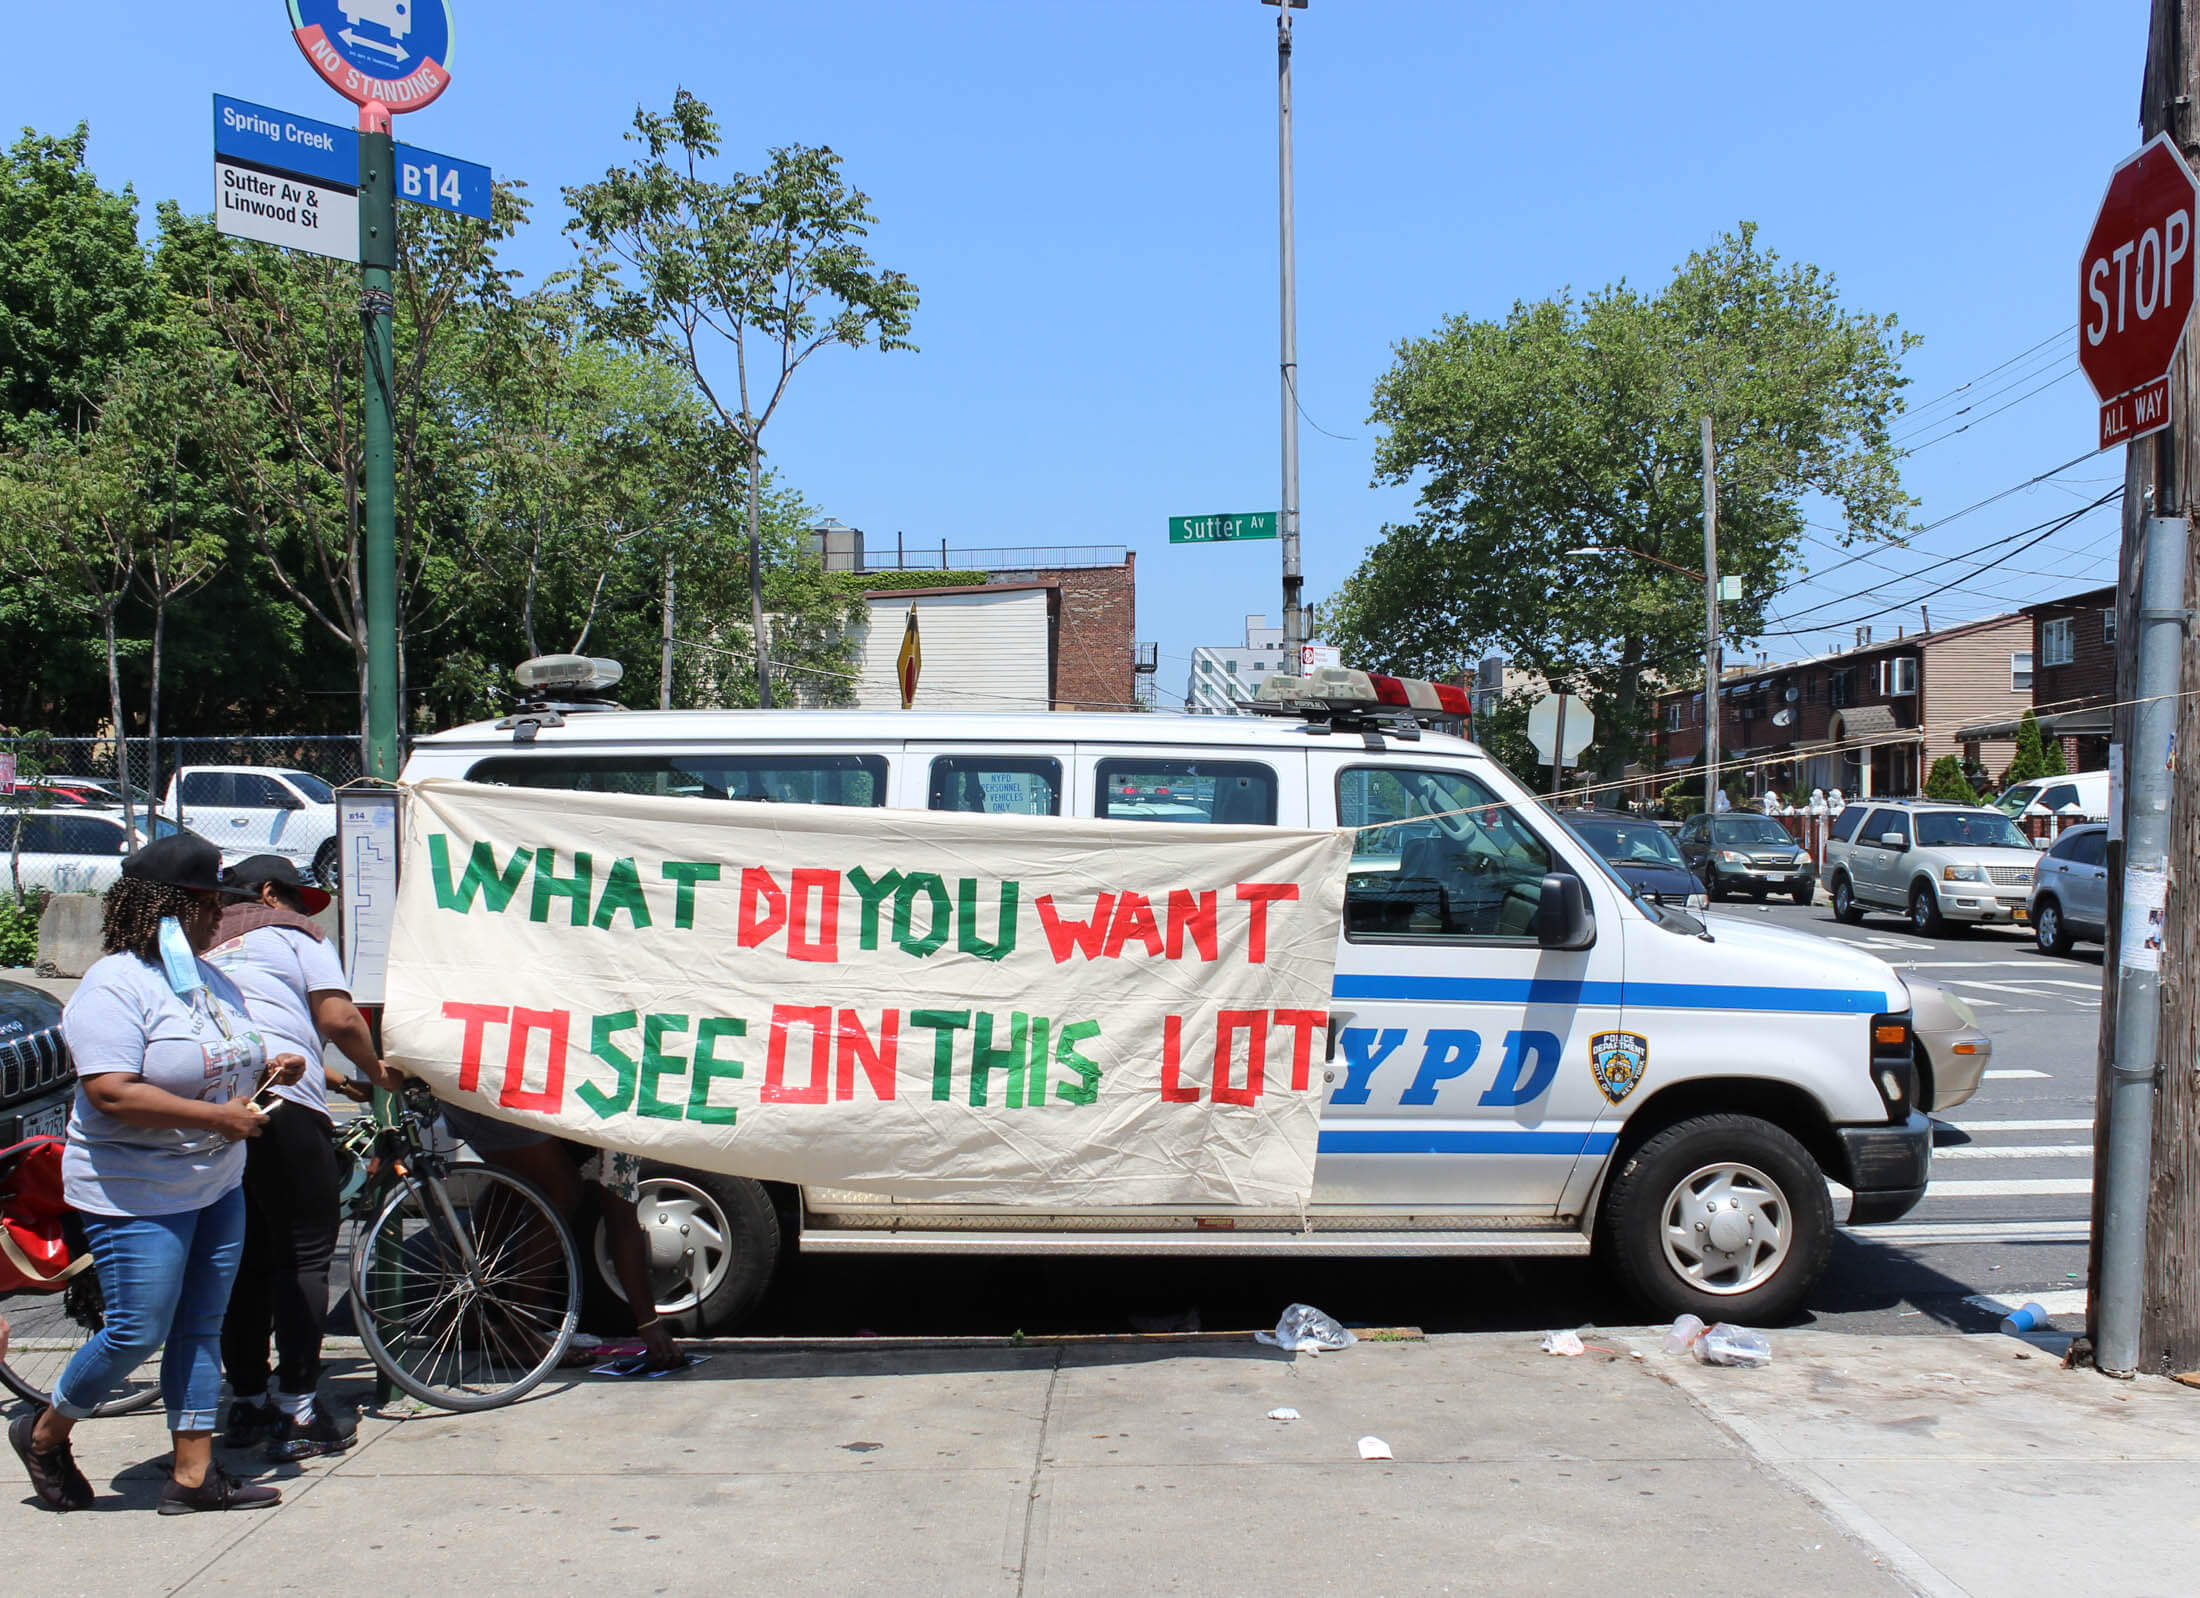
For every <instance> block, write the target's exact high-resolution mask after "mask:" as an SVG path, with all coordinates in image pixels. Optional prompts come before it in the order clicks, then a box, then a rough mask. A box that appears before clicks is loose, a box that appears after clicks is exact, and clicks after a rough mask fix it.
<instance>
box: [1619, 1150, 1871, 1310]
mask: <svg viewBox="0 0 2200 1598" xmlns="http://www.w3.org/2000/svg"><path fill="white" fill-rule="evenodd" d="M1598 1229H1599V1232H1600V1233H1601V1240H1602V1242H1603V1244H1604V1251H1605V1253H1606V1255H1607V1257H1608V1258H1609V1259H1610V1260H1611V1262H1612V1265H1613V1267H1614V1269H1615V1270H1616V1271H1617V1272H1618V1274H1619V1277H1620V1280H1621V1282H1622V1283H1623V1284H1624V1285H1625V1286H1626V1287H1627V1288H1628V1289H1629V1291H1631V1292H1632V1293H1634V1294H1635V1296H1637V1297H1638V1298H1640V1299H1642V1300H1643V1301H1644V1302H1645V1303H1647V1304H1649V1305H1650V1306H1651V1307H1652V1308H1653V1309H1655V1311H1656V1312H1657V1314H1658V1315H1659V1317H1660V1318H1664V1319H1670V1318H1671V1317H1673V1316H1676V1315H1682V1314H1692V1315H1699V1316H1701V1317H1702V1318H1703V1319H1704V1320H1706V1321H1720V1320H1729V1321H1739V1322H1742V1323H1745V1324H1749V1325H1763V1324H1766V1323H1768V1322H1773V1321H1780V1320H1785V1319H1786V1318H1787V1317H1789V1316H1791V1315H1793V1314H1794V1313H1795V1311H1796V1310H1797V1309H1799V1308H1800V1307H1801V1306H1802V1302H1803V1298H1804V1295H1806V1294H1807V1293H1809V1291H1810V1290H1811V1288H1812V1287H1813V1286H1814V1285H1815V1284H1816V1283H1817V1281H1818V1278H1819V1277H1820V1276H1821V1275H1822V1274H1824V1272H1825V1268H1826V1261H1827V1259H1828V1257H1829V1256H1830V1254H1831V1252H1832V1248H1833V1204H1832V1201H1831V1200H1830V1199H1829V1198H1828V1197H1827V1195H1826V1182H1825V1178H1824V1177H1823V1176H1822V1175H1821V1174H1820V1173H1819V1170H1818V1163H1817V1161H1815V1160H1813V1159H1812V1158H1811V1157H1810V1153H1809V1151H1808V1150H1806V1149H1805V1148H1804V1147H1803V1145H1802V1144H1800V1143H1798V1142H1797V1141H1796V1140H1795V1139H1794V1138H1793V1137H1791V1136H1789V1135H1788V1134H1787V1133H1786V1132H1784V1131H1782V1130H1781V1129H1780V1128H1779V1127H1777V1126H1774V1125H1773V1124H1772V1123H1771V1122H1769V1121H1761V1120H1759V1119H1757V1118H1756V1117H1755V1116H1750V1115H1702V1116H1696V1117H1694V1118H1692V1119H1690V1120H1686V1121H1682V1122H1680V1123H1678V1124H1677V1125H1674V1126H1669V1127H1667V1128H1666V1129H1665V1130H1664V1131H1662V1132H1659V1133H1657V1134H1656V1135H1655V1136H1653V1137H1651V1138H1650V1139H1649V1140H1648V1141H1647V1142H1645V1143H1644V1144H1643V1145H1642V1146H1641V1147H1640V1148H1637V1149H1636V1150H1634V1152H1632V1153H1631V1154H1629V1155H1628V1156H1627V1158H1626V1161H1625V1163H1623V1164H1622V1165H1621V1167H1620V1169H1619V1170H1618V1171H1617V1172H1616V1173H1615V1174H1614V1175H1613V1177H1612V1180H1611V1182H1610V1183H1609V1184H1608V1185H1607V1186H1606V1187H1605V1190H1604V1205H1603V1212H1602V1215H1601V1217H1600V1221H1599V1228H1598Z"/></svg>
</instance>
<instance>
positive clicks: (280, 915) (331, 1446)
mask: <svg viewBox="0 0 2200 1598" xmlns="http://www.w3.org/2000/svg"><path fill="white" fill-rule="evenodd" d="M222 881H223V883H224V884H226V885H227V886H228V887H229V889H230V890H231V891H232V892H233V893H235V894H237V895H238V896H239V897H237V898H236V899H234V900H232V901H231V903H230V905H229V908H228V909H226V910H224V911H223V912H222V918H221V925H220V927H219V928H218V929H217V930H216V932H215V934H214V937H215V945H214V947H213V948H212V949H211V950H209V951H208V953H207V956H206V958H207V959H208V961H209V962H211V963H212V964H214V965H216V966H219V967H220V968H221V969H222V970H223V971H224V972H226V973H227V974H228V975H229V977H230V979H231V980H232V981H234V982H235V983H236V984H237V987H238V989H239V990H240V991H241V992H242V993H243V994H244V1002H245V1005H246V1007H247V1008H248V1009H249V1010H250V1011H251V1013H252V1019H253V1021H254V1022H255V1023H256V1024H257V1025H258V1026H259V1028H260V1030H261V1032H262V1033H264V1034H265V1035H266V1037H267V1040H268V1047H270V1048H274V1049H294V1050H296V1051H297V1052H299V1053H300V1054H303V1055H305V1056H306V1057H307V1058H309V1059H312V1060H319V1059H320V1058H321V1051H322V1046H323V1045H324V1044H325V1043H332V1044H334V1045H335V1046H336V1047H337V1049H338V1050H340V1051H341V1052H342V1053H343V1055H344V1056H345V1058H347V1059H349V1060H350V1061H351V1063H352V1064H353V1065H355V1066H357V1067H358V1068H359V1069H360V1070H361V1071H362V1072H364V1073H365V1074H366V1076H367V1078H368V1079H369V1080H370V1081H372V1082H373V1083H375V1085H376V1086H378V1087H385V1088H392V1089H394V1088H397V1087H400V1086H402V1085H403V1082H404V1079H403V1078H402V1077H400V1076H398V1075H397V1074H396V1073H395V1072H392V1071H391V1070H389V1069H388V1068H387V1067H386V1066H384V1065H383V1064H382V1061H381V1058H380V1056H378V1055H377V1054H376V1053H375V1051H374V1035H373V1034H372V1033H371V1032H370V1031H368V1029H367V1020H366V1017H365V1016H363V1015H361V1014H360V1013H359V1008H358V1006H357V1005H355V1004H353V1003H352V1002H351V984H350V983H349V982H348V981H346V980H345V977H344V968H343V966H342V964H341V963H339V962H338V960H337V958H336V951H335V950H334V949H333V948H331V947H330V945H329V941H328V938H327V936H326V935H325V934H324V933H323V932H322V931H321V928H320V927H319V926H318V925H317V924H316V923H315V922H314V920H313V917H314V916H315V915H316V914H318V913H319V912H320V911H322V910H325V909H327V908H328V895H327V894H326V893H324V892H323V891H322V890H321V889H319V888H316V887H313V886H311V885H309V884H308V883H306V882H305V881H303V880H302V879H301V878H300V877H299V875H298V868H297V867H295V866H293V865H292V864H291V863H290V862H289V861H288V860H285V859H284V858H283V857H282V856H281V855H275V854H259V855H254V856H252V858H251V859H249V860H240V861H238V862H237V864H235V865H233V866H231V867H230V868H229V869H228V870H227V871H225V872H223V873H222ZM332 1084H333V1085H334V1086H336V1088H337V1091H339V1092H344V1093H346V1096H347V1097H364V1096H365V1092H366V1090H365V1088H364V1087H363V1086H358V1087H357V1088H356V1091H353V1089H354V1083H353V1079H351V1078H349V1077H343V1078H338V1077H336V1076H335V1075H334V1074H333V1073H325V1072H323V1071H322V1070H321V1069H320V1068H319V1067H318V1066H315V1067H312V1068H309V1069H308V1070H307V1072H306V1074H305V1075H304V1076H303V1077H301V1078H300V1079H299V1080H298V1081H297V1082H296V1083H294V1084H291V1085H290V1086H287V1087H278V1088H276V1089H275V1090H274V1091H275V1093H276V1094H277V1095H279V1096H280V1097H281V1098H283V1099H284V1100H286V1101H287V1106H286V1108H285V1109H284V1111H283V1113H282V1114H280V1115H277V1116H274V1117H272V1118H271V1119H270V1120H269V1122H268V1126H267V1130H266V1131H265V1132H264V1133H262V1134H261V1136H260V1137H258V1138H256V1139H255V1140H254V1141H253V1144H252V1147H251V1148H250V1149H249V1150H248V1151H247V1152H246V1154H245V1162H244V1203H245V1225H244V1258H243V1262H242V1263H241V1264H240V1265H239V1266H238V1267H237V1285H236V1287H235V1288H234V1289H233V1290H232V1291H231V1293H230V1295H229V1314H228V1316H227V1318H226V1319H224V1320H223V1322H222V1367H223V1369H225V1370H226V1371H228V1373H229V1390H230V1399H229V1423H228V1425H227V1427H225V1428H224V1430H223V1434H222V1441H223V1442H224V1443H226V1444H227V1445H228V1446H230V1447H231V1448H243V1447H248V1446H250V1445H251V1444H253V1443H255V1442H259V1441H261V1440H262V1439H265V1440H266V1442H267V1451H268V1454H269V1456H270V1457H271V1458H275V1459H286V1460H297V1459H308V1458H311V1457H313V1456H314V1455H316V1454H340V1453H342V1452H343V1451H344V1450H345V1449H347V1448H349V1447H350V1446H351V1443H352V1436H353V1434H354V1432H355V1431H356V1429H357V1428H356V1427H355V1426H352V1425H347V1424H346V1423H345V1421H344V1420H343V1419H342V1418H341V1417H340V1416H338V1415H337V1414H335V1413H334V1412H332V1411H331V1410H330V1409H328V1408H327V1407H326V1406H324V1405H322V1404H321V1403H319V1402H318V1393H317V1388H318V1386H319V1382H320V1375H321V1336H322V1332H323V1330H324V1328H325V1327H326V1325H327V1322H328V1272H329V1262H330V1260H331V1259H332V1258H333V1257H334V1256H335V1253H336V1234H337V1232H338V1230H339V1229H340V1228H341V1225H342V1213H341V1208H340V1206H341V1203H342V1198H343V1185H344V1179H343V1175H342V1172H341V1170H340V1168H339V1166H338V1162H337V1158H336V1145H335V1141H334V1137H333V1128H332V1126H331V1124H330V1118H329V1113H328V1090H329V1087H330V1086H331V1085H332ZM270 1331H272V1332H273V1333H274V1334H275V1351H276V1355H277V1360H276V1366H275V1371H274V1376H275V1391H274V1394H273V1397H272V1402H271V1401H270V1395H269V1393H268V1368H267V1339H268V1333H269V1332H270Z"/></svg>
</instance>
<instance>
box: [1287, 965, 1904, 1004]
mask: <svg viewBox="0 0 2200 1598" xmlns="http://www.w3.org/2000/svg"><path fill="white" fill-rule="evenodd" d="M1330 991H1331V993H1332V994H1333V995H1334V996H1335V997H1337V998H1339V999H1427V1000H1434V1001H1437V1002H1448V1003H1452V1004H1607V1005H1620V1006H1634V1007H1636V1008H1640V1009H1645V1010H1766V1011H1784V1012H1787V1013H1789V1014H1798V1015H1876V1014H1878V1013H1879V1012H1880V1011H1882V1010H1885V1009H1887V1008H1888V1005H1887V996H1886V995H1885V994H1884V993H1881V992H1879V991H1878V990H1877V989H1875V988H1757V987H1741V986H1735V985H1731V984H1724V983H1693V982H1627V983H1619V982H1570V981H1562V980H1557V979H1554V978H1548V977H1536V978H1530V979H1522V978H1515V977H1411V976H1370V975H1363V974H1356V973H1347V972H1339V973H1338V974H1337V978H1336V981H1335V983H1334V984H1333V985H1332V987H1331V990H1330Z"/></svg>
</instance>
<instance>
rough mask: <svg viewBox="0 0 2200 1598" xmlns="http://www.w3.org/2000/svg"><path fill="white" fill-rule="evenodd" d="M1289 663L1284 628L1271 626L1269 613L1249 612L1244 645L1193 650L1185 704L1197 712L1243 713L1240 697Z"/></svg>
mask: <svg viewBox="0 0 2200 1598" xmlns="http://www.w3.org/2000/svg"><path fill="white" fill-rule="evenodd" d="M1286 666H1287V662H1286V660H1285V658H1284V648H1283V629H1282V628H1281V627H1280V626H1278V627H1271V626H1269V625H1268V618H1267V617H1266V616H1248V617H1246V618H1245V642H1244V643H1243V644H1242V645H1231V644H1212V645H1209V644H1202V645H1200V646H1199V647H1198V648H1195V649H1194V650H1193V651H1192V675H1191V680H1190V682H1189V683H1188V684H1186V686H1185V689H1184V708H1185V709H1186V710H1187V711H1189V712H1190V713H1191V714H1193V715H1195V716H1239V715H1243V714H1244V712H1243V711H1241V710H1239V709H1238V708H1237V705H1238V701H1239V700H1241V699H1250V698H1252V697H1253V695H1254V694H1255V693H1256V692H1258V691H1259V689H1260V685H1261V684H1262V683H1263V682H1265V681H1267V680H1268V678H1269V676H1270V675H1271V674H1272V673H1274V672H1279V671H1283V670H1285V669H1286Z"/></svg>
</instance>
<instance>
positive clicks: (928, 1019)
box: [909, 1010, 970, 1099]
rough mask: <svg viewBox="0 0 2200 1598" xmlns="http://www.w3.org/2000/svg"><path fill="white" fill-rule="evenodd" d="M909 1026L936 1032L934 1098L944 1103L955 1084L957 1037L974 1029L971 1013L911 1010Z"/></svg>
mask: <svg viewBox="0 0 2200 1598" xmlns="http://www.w3.org/2000/svg"><path fill="white" fill-rule="evenodd" d="M909 1024H910V1025H911V1026H923V1027H930V1028H932V1031H933V1037H932V1097H933V1098H935V1099H944V1098H946V1097H947V1095H948V1091H949V1089H950V1088H952V1087H953V1085H954V1081H955V1033H956V1031H957V1029H958V1028H961V1027H966V1026H968V1025H970V1012H969V1011H968V1010H911V1011H910V1012H909Z"/></svg>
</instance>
